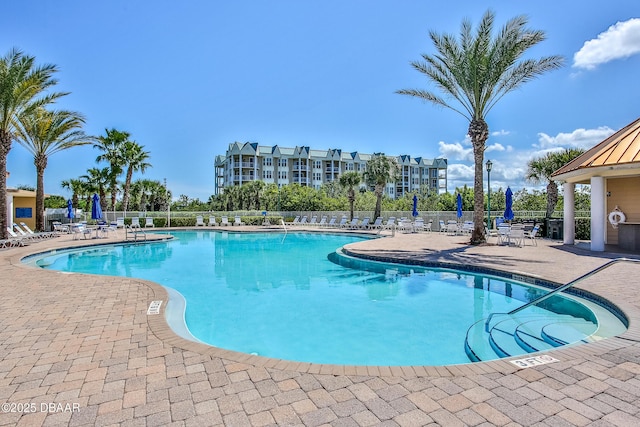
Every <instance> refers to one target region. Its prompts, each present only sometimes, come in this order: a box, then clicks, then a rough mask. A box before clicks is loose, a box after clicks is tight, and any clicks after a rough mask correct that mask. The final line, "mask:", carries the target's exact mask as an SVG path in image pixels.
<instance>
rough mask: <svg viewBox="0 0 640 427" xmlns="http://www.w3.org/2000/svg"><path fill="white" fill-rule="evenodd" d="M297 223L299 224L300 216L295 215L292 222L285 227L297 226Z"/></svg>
mask: <svg viewBox="0 0 640 427" xmlns="http://www.w3.org/2000/svg"><path fill="white" fill-rule="evenodd" d="M298 223H300V215H296V217H295V218H294V219H293V221H291V222H288V223H287V225H298Z"/></svg>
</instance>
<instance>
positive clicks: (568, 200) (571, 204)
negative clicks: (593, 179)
mask: <svg viewBox="0 0 640 427" xmlns="http://www.w3.org/2000/svg"><path fill="white" fill-rule="evenodd" d="M562 186H563V187H562V188H563V192H564V223H563V230H562V231H563V233H562V234H563V235H564V239H563V243H564V244H565V245H573V244H575V242H576V206H575V189H576V185H575V184H574V183H572V182H565V183H564V184H562Z"/></svg>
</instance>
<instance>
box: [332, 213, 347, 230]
mask: <svg viewBox="0 0 640 427" xmlns="http://www.w3.org/2000/svg"><path fill="white" fill-rule="evenodd" d="M347 221H349V220H348V219H347V216H346V215H344V216H343V217H342V218H341V219H340V222H339V223H337V224H336V225H335V226H336V227H337V228H344V226H345V225H346V224H347Z"/></svg>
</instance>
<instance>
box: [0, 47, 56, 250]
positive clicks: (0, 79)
mask: <svg viewBox="0 0 640 427" xmlns="http://www.w3.org/2000/svg"><path fill="white" fill-rule="evenodd" d="M34 62H35V58H34V57H32V56H28V55H25V54H24V53H22V52H21V51H20V50H18V49H15V48H14V49H11V50H10V51H9V53H8V54H7V55H6V56H5V57H2V58H0V238H3V239H6V237H7V219H8V218H7V196H6V194H7V156H8V155H9V151H11V142H12V141H13V138H14V131H15V127H16V124H17V123H18V122H19V120H20V118H21V117H23V116H24V115H27V114H29V113H30V112H31V111H33V110H36V109H38V108H39V107H42V106H45V105H47V104H50V103H52V102H54V101H55V100H56V99H58V98H60V97H61V96H64V95H66V93H63V92H54V93H49V94H45V93H44V91H45V90H47V89H48V88H50V87H52V86H54V85H55V84H56V83H58V81H57V80H55V79H54V78H53V74H54V73H56V72H57V71H58V69H57V67H56V66H55V65H49V64H47V65H43V66H39V67H36V66H35V64H34Z"/></svg>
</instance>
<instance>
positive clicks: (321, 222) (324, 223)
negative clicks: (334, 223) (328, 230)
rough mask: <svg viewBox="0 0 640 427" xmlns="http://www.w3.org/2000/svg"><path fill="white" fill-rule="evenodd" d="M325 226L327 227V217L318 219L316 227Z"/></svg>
mask: <svg viewBox="0 0 640 427" xmlns="http://www.w3.org/2000/svg"><path fill="white" fill-rule="evenodd" d="M326 225H327V216H326V215H322V218H320V222H319V223H318V226H319V227H325V226H326Z"/></svg>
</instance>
